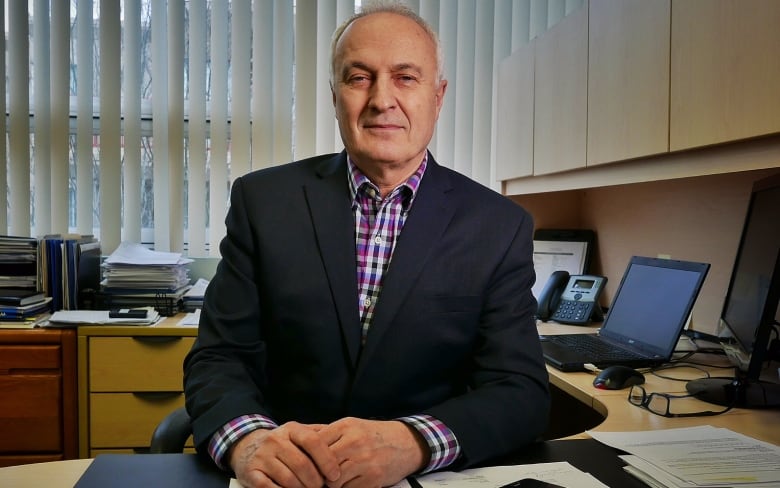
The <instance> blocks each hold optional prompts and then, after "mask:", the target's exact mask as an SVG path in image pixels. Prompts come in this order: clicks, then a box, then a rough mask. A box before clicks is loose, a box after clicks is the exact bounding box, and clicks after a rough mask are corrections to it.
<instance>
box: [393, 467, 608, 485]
mask: <svg viewBox="0 0 780 488" xmlns="http://www.w3.org/2000/svg"><path fill="white" fill-rule="evenodd" d="M521 478H535V479H539V480H542V481H547V482H549V483H554V484H556V485H560V486H564V487H566V488H608V487H607V485H605V484H604V483H602V482H600V481H599V480H597V479H596V478H595V477H593V476H592V475H591V474H589V473H585V472H583V471H580V470H579V469H577V468H575V467H574V466H572V465H571V464H569V463H567V462H557V463H539V464H518V465H513V466H491V467H487V468H474V469H465V470H463V471H457V472H456V471H441V472H437V473H430V474H426V475H423V476H419V477H417V478H415V480H414V481H416V482H417V483H418V484H419V485H420V486H422V488H440V487H452V488H498V487H500V486H503V485H505V484H507V483H511V482H513V481H517V480H519V479H521ZM411 486H412V485H411V484H410V483H409V482H408V481H402V482H401V483H398V484H396V485H393V487H392V488H408V487H411Z"/></svg>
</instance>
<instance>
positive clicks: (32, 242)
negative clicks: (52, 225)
mask: <svg viewBox="0 0 780 488" xmlns="http://www.w3.org/2000/svg"><path fill="white" fill-rule="evenodd" d="M38 278H39V277H38V239H35V238H34V237H17V236H0V288H20V289H25V290H38V289H39V285H40V283H39V279H38Z"/></svg>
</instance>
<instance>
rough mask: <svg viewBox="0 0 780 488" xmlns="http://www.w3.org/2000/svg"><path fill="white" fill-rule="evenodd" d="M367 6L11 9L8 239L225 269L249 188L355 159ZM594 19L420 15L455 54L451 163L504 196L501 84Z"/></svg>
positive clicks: (518, 12) (432, 5)
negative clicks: (346, 157)
mask: <svg viewBox="0 0 780 488" xmlns="http://www.w3.org/2000/svg"><path fill="white" fill-rule="evenodd" d="M360 3H361V2H360V1H358V2H356V1H355V0H186V1H185V0H167V1H165V0H153V1H152V0H70V1H69V2H66V1H61V0H31V1H29V2H24V1H22V0H18V1H17V0H12V1H8V0H6V2H4V6H3V8H2V9H0V16H2V20H3V24H4V25H5V26H6V27H5V34H6V35H5V36H4V37H3V38H2V40H0V42H2V43H3V46H2V47H1V48H0V59H1V60H2V62H0V70H2V71H3V73H2V76H0V82H2V83H3V84H4V85H5V95H6V96H5V98H4V99H3V100H2V101H0V104H2V109H3V111H4V112H5V114H6V117H4V118H2V119H1V120H0V130H1V131H2V133H4V134H5V135H6V137H3V138H0V158H2V161H4V163H5V165H4V166H5V168H6V171H3V172H2V174H0V196H2V198H3V200H4V201H5V202H6V212H3V213H0V232H4V233H6V234H10V235H21V236H43V235H46V234H52V233H69V232H76V233H80V234H95V235H96V236H97V237H98V238H99V239H100V241H101V242H102V245H103V249H104V251H105V252H111V251H113V249H115V248H116V247H117V246H118V245H119V243H120V242H121V241H123V240H127V241H133V242H144V243H147V244H148V245H150V246H151V247H153V248H155V249H157V250H162V251H185V252H186V253H187V254H188V255H190V256H192V257H200V256H210V255H212V256H216V255H218V247H217V244H218V243H219V240H220V239H221V238H222V237H223V236H224V233H225V229H224V217H225V213H226V211H227V206H228V203H229V191H230V184H231V182H232V181H233V180H234V179H235V178H236V177H238V176H240V175H242V174H245V173H247V172H249V171H252V170H255V169H258V168H263V167H268V166H273V165H278V164H283V163H286V162H289V161H292V160H294V159H300V158H304V157H308V156H312V155H315V154H321V153H326V152H336V151H340V150H341V148H342V144H341V140H340V138H339V135H338V130H337V127H336V122H335V118H334V115H333V107H332V99H331V94H330V89H329V85H328V63H329V58H330V37H331V34H332V32H333V30H334V29H335V28H336V26H337V25H338V24H339V23H341V22H342V21H343V20H344V19H346V18H347V17H348V16H349V15H351V14H352V13H353V12H354V11H355V10H356V9H358V8H359V6H360ZM363 3H368V0H363ZM582 3H583V0H495V1H479V0H459V1H456V2H454V1H450V0H412V1H409V2H407V4H408V5H409V6H410V7H411V8H412V9H414V10H415V11H417V12H419V13H420V15H421V16H422V17H423V18H425V19H426V20H427V21H428V22H429V23H430V24H431V25H432V26H433V27H434V29H436V30H437V31H438V32H439V35H440V37H441V41H442V46H443V48H444V57H445V76H446V77H447V79H448V80H449V87H448V93H447V96H446V97H445V104H444V107H443V108H442V113H441V117H440V122H439V125H438V128H437V130H436V133H435V135H434V138H433V141H432V142H431V145H430V149H431V150H432V152H433V153H434V155H435V157H436V158H437V160H438V161H439V162H441V163H442V164H443V165H445V166H448V167H451V168H453V169H455V170H456V171H459V172H461V173H463V174H465V175H467V176H470V177H472V178H473V179H475V180H477V181H479V182H481V183H483V184H485V185H487V186H491V187H493V188H498V187H499V185H498V183H497V182H496V181H495V170H494V166H495V164H494V161H493V158H494V155H493V150H492V148H493V147H494V146H495V141H494V140H492V139H491V137H492V134H494V131H493V130H492V127H493V125H494V120H493V119H494V117H493V114H494V113H495V111H496V110H495V108H496V105H497V104H498V103H500V100H496V99H495V97H494V93H495V70H496V67H497V66H498V64H499V63H500V61H501V60H502V59H504V58H505V57H506V56H508V55H509V54H510V53H511V52H512V51H513V50H514V49H515V48H517V47H519V46H520V45H521V44H523V43H525V42H527V41H528V40H529V39H532V38H533V37H535V36H536V35H538V34H539V33H540V32H543V31H544V30H545V29H547V28H549V27H550V26H552V25H554V24H555V23H557V22H558V21H559V20H560V19H561V18H563V17H564V16H565V15H567V14H568V13H570V12H572V11H574V10H576V9H577V8H580V7H581V6H582Z"/></svg>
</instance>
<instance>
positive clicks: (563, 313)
mask: <svg viewBox="0 0 780 488" xmlns="http://www.w3.org/2000/svg"><path fill="white" fill-rule="evenodd" d="M592 310H593V302H580V301H574V300H561V303H560V304H559V305H558V310H556V311H555V314H553V316H552V319H553V320H557V321H560V322H577V323H581V322H587V320H588V319H589V318H590V314H591V311H592Z"/></svg>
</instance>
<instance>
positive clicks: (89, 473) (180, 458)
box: [74, 454, 230, 488]
mask: <svg viewBox="0 0 780 488" xmlns="http://www.w3.org/2000/svg"><path fill="white" fill-rule="evenodd" d="M229 483H230V478H229V477H228V475H227V473H225V472H223V471H221V470H220V469H219V468H217V467H216V466H215V465H214V464H213V463H209V462H206V461H204V460H201V459H200V458H198V456H197V455H196V454H99V455H97V456H96V457H95V460H94V461H92V463H91V464H90V465H89V466H88V467H87V469H86V471H84V474H83V475H81V478H79V480H78V481H77V482H76V485H75V487H74V488H104V487H106V486H110V487H112V488H137V487H139V486H142V487H144V488H155V487H166V488H225V487H227V486H229Z"/></svg>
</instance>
